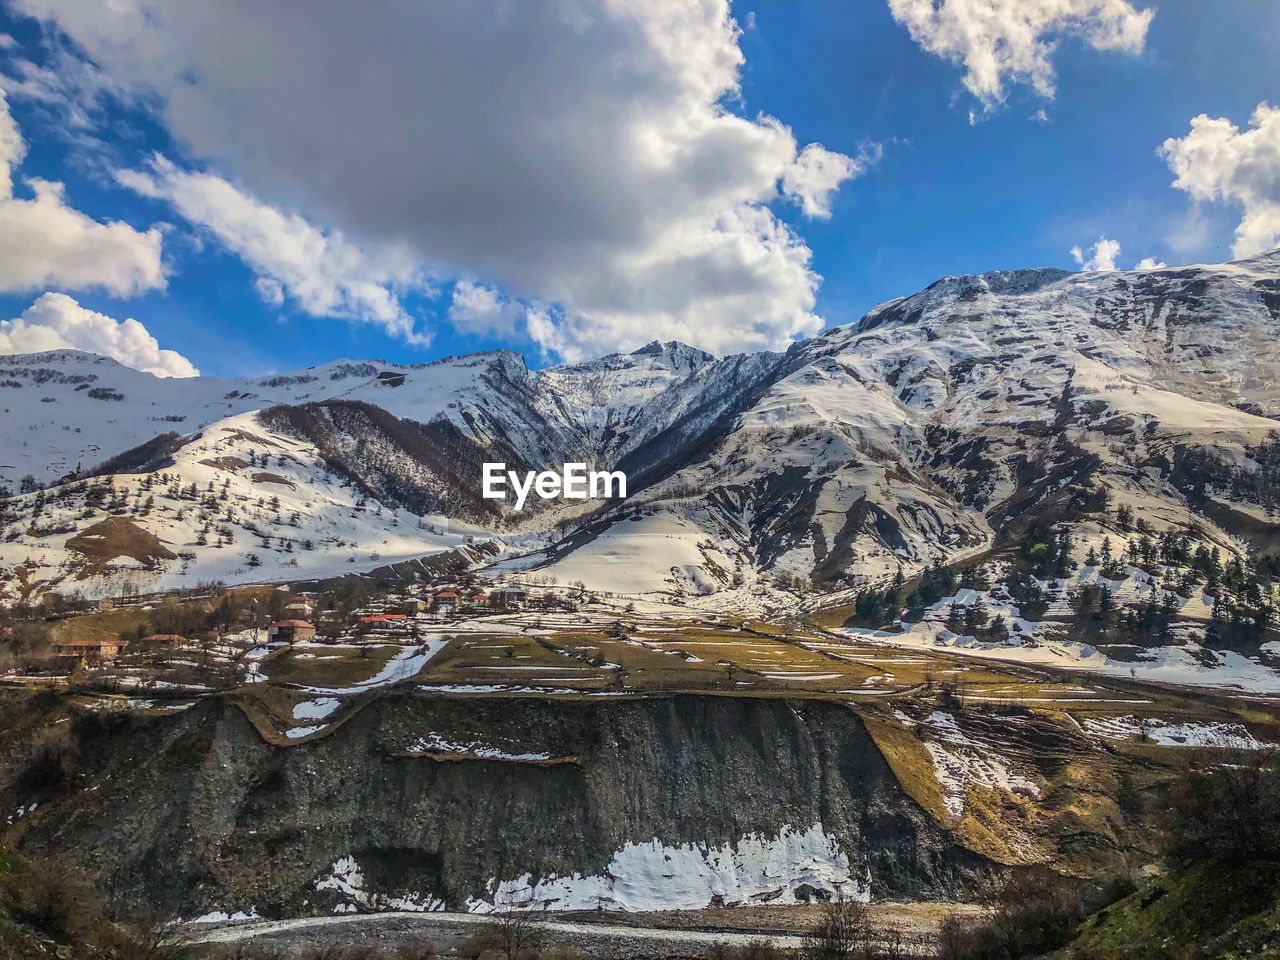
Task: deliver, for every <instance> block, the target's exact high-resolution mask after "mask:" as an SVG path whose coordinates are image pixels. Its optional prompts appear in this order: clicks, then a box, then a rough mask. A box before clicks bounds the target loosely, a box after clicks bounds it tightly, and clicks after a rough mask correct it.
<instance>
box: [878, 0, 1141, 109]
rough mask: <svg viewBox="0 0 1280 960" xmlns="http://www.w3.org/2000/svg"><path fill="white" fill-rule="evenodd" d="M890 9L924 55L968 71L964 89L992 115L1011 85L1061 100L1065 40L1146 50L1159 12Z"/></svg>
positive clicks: (914, 4) (961, 1)
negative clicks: (1059, 73) (1057, 62)
mask: <svg viewBox="0 0 1280 960" xmlns="http://www.w3.org/2000/svg"><path fill="white" fill-rule="evenodd" d="M889 12H890V13H892V14H893V18H894V19H895V20H897V21H898V22H899V23H901V24H902V25H903V26H905V27H906V28H907V31H908V32H909V33H910V34H911V39H912V40H914V41H915V42H916V43H918V44H919V45H920V46H921V47H923V48H924V49H925V50H927V51H929V52H930V53H932V54H934V55H936V56H939V57H942V58H943V59H945V60H947V61H949V62H951V63H954V64H957V65H958V66H962V67H964V71H965V73H964V85H965V88H966V89H967V90H968V91H969V92H970V93H971V94H973V95H974V96H975V97H976V98H977V99H978V100H979V101H980V102H981V103H982V105H983V107H984V108H986V109H988V110H990V109H993V108H994V107H996V106H998V105H999V104H1001V103H1002V102H1004V99H1005V85H1006V83H1008V82H1016V83H1029V84H1030V85H1031V86H1032V88H1033V89H1034V90H1035V91H1036V93H1038V94H1039V95H1040V96H1042V97H1053V96H1054V94H1055V92H1056V91H1055V85H1056V74H1055V72H1054V68H1053V55H1054V52H1055V51H1056V50H1057V45H1058V40H1059V38H1061V37H1066V36H1076V37H1081V38H1082V39H1083V40H1084V41H1085V42H1086V43H1088V44H1089V46H1091V47H1093V48H1094V49H1095V50H1116V51H1121V52H1125V53H1141V52H1142V49H1143V47H1144V46H1145V44H1146V37H1147V28H1148V27H1149V26H1150V24H1151V18H1152V17H1153V16H1154V14H1155V11H1154V10H1149V9H1148V10H1140V9H1137V8H1136V7H1135V6H1134V5H1133V4H1132V3H1131V2H1129V0H889Z"/></svg>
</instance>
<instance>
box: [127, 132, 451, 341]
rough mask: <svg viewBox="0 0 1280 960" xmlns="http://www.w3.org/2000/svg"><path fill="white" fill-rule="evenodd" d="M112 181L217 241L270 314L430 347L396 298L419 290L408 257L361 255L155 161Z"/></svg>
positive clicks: (336, 237) (292, 217)
mask: <svg viewBox="0 0 1280 960" xmlns="http://www.w3.org/2000/svg"><path fill="white" fill-rule="evenodd" d="M116 179H118V180H119V181H120V183H121V184H123V185H124V186H126V187H129V188H130V189H132V190H135V191H137V192H138V193H140V194H142V195H144V196H147V197H155V198H161V199H164V200H167V201H168V202H170V203H172V204H173V206H174V208H175V209H176V210H177V211H178V212H179V213H180V214H182V216H183V217H185V218H186V219H187V220H188V221H190V222H191V223H193V224H196V225H197V226H199V227H202V228H204V229H205V230H208V231H209V232H210V233H211V234H213V235H214V236H215V237H217V238H218V240H219V241H220V242H221V243H222V244H223V245H224V246H225V247H226V248H227V249H229V250H231V251H233V252H234V253H236V254H237V255H238V256H239V257H240V258H241V259H242V260H243V261H244V262H245V263H246V264H247V265H248V266H249V267H250V268H251V269H252V270H253V271H254V273H256V274H257V279H256V281H255V283H254V288H255V289H256V290H257V292H258V295H259V296H261V297H262V299H263V300H264V301H265V302H266V303H268V304H270V305H271V306H277V307H278V306H281V305H282V304H283V303H284V302H285V300H286V298H287V299H289V300H291V301H293V302H294V303H295V304H296V305H297V306H298V308H299V309H300V310H302V311H303V312H305V313H308V314H311V315H312V316H316V317H341V318H346V319H351V320H359V321H364V322H369V323H375V324H377V325H378V326H380V327H382V328H383V329H384V330H386V331H387V332H388V333H390V334H392V335H394V336H398V337H401V338H402V339H404V340H406V341H408V342H411V343H420V344H425V343H426V342H427V340H428V339H429V337H428V336H427V334H425V333H422V332H421V331H418V330H415V329H414V321H413V317H412V316H410V314H409V312H408V311H407V310H406V309H405V308H404V306H403V305H402V304H401V302H400V299H399V296H398V291H399V290H401V289H403V288H408V287H413V286H418V285H420V281H419V277H418V268H417V262H416V259H415V257H414V256H413V255H412V253H410V252H409V251H408V250H405V249H403V248H394V247H386V248H384V249H380V250H377V251H370V250H366V249H363V248H361V247H359V246H357V245H355V244H353V243H350V242H348V241H347V239H346V238H345V237H344V236H343V235H342V234H341V233H340V232H338V231H334V230H330V231H325V230H321V229H320V228H318V227H316V226H314V225H313V224H311V223H309V222H308V221H307V220H305V219H304V218H303V217H301V216H299V215H298V214H295V213H286V212H284V211H282V210H279V209H278V208H276V207H273V206H271V205H270V204H267V203H263V202H262V201H260V200H258V199H256V198H255V197H252V196H250V195H249V194H248V193H246V192H245V191H243V190H241V189H240V188H238V187H236V186H235V185H234V184H232V183H230V182H228V181H227V180H225V179H223V178H222V177H219V176H215V175H213V174H210V173H194V172H191V171H187V170H182V169H179V168H178V167H177V166H175V165H174V164H173V163H172V162H170V161H169V160H167V159H165V158H164V157H155V158H154V159H153V160H152V161H151V164H150V166H149V168H148V169H147V170H122V171H119V172H118V173H117V174H116Z"/></svg>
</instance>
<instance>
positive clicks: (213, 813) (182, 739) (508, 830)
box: [23, 694, 996, 917]
mask: <svg viewBox="0 0 1280 960" xmlns="http://www.w3.org/2000/svg"><path fill="white" fill-rule="evenodd" d="M433 737H434V739H432V738H433ZM442 740H443V741H447V742H450V743H459V744H476V743H484V744H486V745H489V746H491V747H493V745H495V744H496V745H497V746H496V747H494V749H495V750H497V751H498V753H500V754H501V755H502V756H504V757H505V756H508V755H510V756H522V755H526V754H527V755H531V756H536V757H538V758H540V759H538V760H534V761H525V760H511V759H473V758H471V757H469V756H466V755H465V754H459V755H456V756H453V757H449V758H444V757H442V756H441V755H440V753H439V752H438V751H437V752H436V753H434V754H428V753H423V752H415V750H414V748H413V744H415V743H418V742H428V743H439V742H441V741H442ZM547 757H550V758H552V759H551V760H546V759H542V758H547ZM50 803H51V804H52V807H51V809H48V810H46V812H45V814H44V815H43V816H42V817H40V818H39V821H38V822H32V823H31V824H30V826H29V827H28V829H27V832H26V833H25V836H24V838H23V846H24V848H25V849H27V850H28V851H29V852H32V853H44V852H53V851H57V850H63V851H74V854H75V857H76V859H77V860H78V861H79V862H81V863H83V864H85V865H86V866H87V867H88V868H90V869H92V870H94V871H97V872H98V873H100V875H101V877H102V881H103V884H104V887H105V890H106V891H107V893H108V894H109V895H111V896H113V897H115V898H117V899H119V900H121V901H123V902H137V903H149V904H153V905H156V906H159V907H160V908H161V909H162V910H164V911H168V912H173V913H177V914H180V915H183V916H186V917H192V916H196V915H199V914H203V913H205V912H207V911H210V910H215V909H219V910H225V911H228V912H230V911H236V910H244V911H248V910H249V909H250V908H256V909H257V911H258V913H259V914H260V915H263V916H277V915H290V914H299V913H329V912H333V911H334V910H335V909H355V908H356V906H357V905H358V906H360V907H365V908H388V907H391V908H399V909H421V908H425V907H428V906H431V907H435V908H440V907H447V908H452V909H466V908H467V907H468V905H469V904H470V905H472V908H474V906H475V904H474V902H475V901H477V900H490V901H491V900H492V898H493V896H494V894H495V891H497V890H498V889H499V887H498V886H497V885H496V884H495V882H494V881H499V882H503V881H506V882H508V883H507V888H508V889H509V888H511V886H512V884H511V883H510V882H512V881H516V882H517V883H516V885H517V886H519V882H518V881H520V878H523V877H525V875H528V879H526V880H525V881H524V883H526V884H535V885H536V884H538V883H539V882H540V881H546V880H548V879H549V878H560V879H559V880H558V881H557V882H556V883H545V882H544V883H543V885H542V888H541V889H543V890H550V891H556V892H558V893H559V894H560V895H562V896H563V894H564V890H565V889H566V885H565V882H564V878H573V877H574V876H575V875H579V876H581V877H585V878H594V879H591V883H593V884H595V885H594V886H590V887H589V889H590V890H593V891H596V893H597V894H598V895H600V896H601V897H602V900H603V899H604V898H606V897H608V896H613V895H615V894H616V895H617V896H616V900H617V904H612V903H608V902H601V903H600V905H601V906H605V907H609V906H614V905H623V906H627V905H632V906H634V905H635V903H637V902H640V901H641V900H643V895H644V891H645V890H648V889H650V888H652V889H655V890H658V891H659V892H661V891H662V890H663V889H665V887H664V884H668V883H680V882H684V881H687V880H688V874H689V872H690V866H689V864H690V863H691V862H692V863H694V866H695V868H696V869H695V870H694V872H695V873H698V874H700V875H702V874H705V875H706V876H708V877H712V879H711V880H709V881H707V883H706V884H705V886H706V890H707V896H708V899H709V900H715V899H716V898H719V899H720V900H723V901H725V902H733V901H734V900H735V899H739V900H760V901H766V900H769V899H781V900H783V901H785V902H790V901H791V900H794V899H797V898H800V897H802V896H804V895H806V894H810V893H812V892H813V891H818V892H821V888H822V886H823V884H824V883H827V885H828V886H830V884H829V882H828V881H829V880H830V879H831V877H832V876H836V875H837V874H839V873H840V872H842V871H843V872H845V873H847V875H848V876H849V878H850V880H851V882H852V884H853V886H852V887H851V888H846V889H850V890H852V891H853V892H855V893H864V892H866V891H867V890H868V886H869V892H870V893H871V895H872V896H874V897H916V898H919V897H923V898H929V897H943V896H954V895H956V894H958V893H965V892H972V891H973V890H974V889H975V888H977V887H980V886H983V885H984V884H985V883H986V882H987V881H988V880H990V878H991V877H992V875H993V873H994V871H995V869H996V868H995V867H994V866H993V865H991V864H990V863H989V862H987V861H985V860H984V859H983V858H981V857H979V856H978V855H976V854H974V853H971V852H969V851H967V850H965V849H963V848H961V847H959V846H957V845H955V844H954V843H952V841H951V840H950V838H949V836H948V834H947V833H946V832H945V831H943V830H942V829H941V828H940V827H939V826H938V825H937V824H936V823H935V822H934V821H933V820H932V819H930V818H929V817H928V816H927V815H926V814H925V813H924V812H923V811H921V810H920V809H919V807H917V806H916V804H915V803H914V802H913V801H911V800H910V799H909V798H908V797H907V796H906V795H905V794H904V793H903V791H902V789H901V788H900V786H899V785H898V782H897V781H896V780H895V778H894V776H893V774H892V773H891V771H890V770H889V767H888V766H887V764H886V763H885V761H884V759H883V757H882V756H881V754H880V753H879V751H878V750H877V748H876V746H875V744H874V743H873V741H872V739H871V737H870V736H869V735H868V733H867V731H866V728H865V727H864V726H863V723H862V721H861V720H860V719H859V718H858V716H857V715H856V714H855V713H854V712H853V711H851V710H849V709H848V708H846V707H843V706H840V705H838V704H832V703H821V702H816V701H799V700H798V701H785V700H764V699H754V698H732V697H702V696H676V697H670V698H655V699H645V700H618V701H606V700H600V701H594V702H584V701H572V702H551V701H544V700H532V699H526V700H510V699H479V698H468V699H462V698H447V697H429V696H423V695H420V694H417V695H415V694H403V695H395V696H388V697H385V698H382V699H379V700H375V701H374V702H372V703H370V704H369V705H368V706H366V708H365V709H363V710H361V711H360V712H359V713H357V714H356V715H355V716H354V717H352V718H351V719H350V720H349V721H347V722H346V723H344V724H342V725H341V726H339V727H338V728H337V729H336V730H335V731H334V732H333V733H332V734H331V735H329V736H327V737H323V738H321V739H318V740H315V741H312V742H308V743H305V744H301V745H298V746H294V747H289V748H280V747H274V746H271V745H269V744H267V743H265V742H263V740H262V739H261V738H260V737H259V736H258V734H257V733H256V731H255V730H254V728H253V727H252V726H251V725H250V723H249V722H248V720H247V719H246V718H245V716H244V715H243V714H242V713H241V712H240V710H239V709H238V708H237V707H235V706H234V705H233V704H231V703H229V702H227V701H225V700H220V699H214V700H207V701H204V702H201V703H199V704H197V705H196V706H195V707H193V708H191V709H190V710H188V711H186V712H185V713H182V714H179V715H177V716H175V717H171V718H167V719H163V720H155V721H139V720H121V721H118V722H103V721H97V722H96V729H95V731H94V739H93V741H92V744H91V748H90V749H87V750H86V759H85V767H84V770H83V772H82V774H81V776H80V777H78V778H77V780H76V781H75V783H74V785H73V786H71V787H69V788H64V792H62V793H61V794H59V795H58V796H57V797H56V798H54V799H52V800H51V801H50ZM655 840H656V841H657V842H656V843H653V841H655ZM686 845H688V847H687V848H686ZM762 851H763V852H762ZM620 852H622V853H623V854H624V855H622V856H619V854H620ZM637 857H639V858H640V861H643V863H642V864H641V866H640V867H637V866H636V864H637V863H638V862H640V861H638V860H637ZM806 857H811V858H812V859H813V860H814V861H815V862H814V863H811V864H809V867H810V869H805V868H804V867H805V864H804V863H802V862H801V861H805V858H806ZM691 858H692V859H691ZM817 861H822V862H821V863H818V862H817ZM668 864H669V865H670V866H669V867H668V866H667V865H668ZM744 864H745V866H744ZM636 869H639V870H642V871H643V872H644V876H623V877H617V876H615V874H617V873H618V872H619V871H627V870H636ZM832 871H835V872H834V873H833V872H832ZM746 874H750V876H749V877H747V876H746ZM735 877H736V879H735ZM717 878H718V879H717ZM824 878H825V879H824ZM868 878H869V883H868ZM775 881H776V882H775ZM646 884H647V885H649V886H648V887H646V886H645V885H646ZM637 885H639V887H637ZM655 885H656V886H655ZM570 886H571V887H572V884H570ZM624 887H625V893H626V895H625V896H623V895H622V894H620V893H619V891H620V890H622V889H623V888H624ZM641 888H643V889H641ZM688 888H689V884H688V883H687V882H685V885H684V887H682V888H681V889H682V893H681V896H682V897H684V898H686V899H687V898H689V897H691V896H694V894H691V893H690V892H689V889H688ZM574 889H577V890H585V889H588V887H582V886H579V887H576V888H574ZM637 889H639V890H640V893H637V892H636V891H637ZM637 897H639V900H637V899H636V898H637ZM558 905H559V906H568V905H571V904H569V903H568V902H567V900H566V902H565V903H563V904H558ZM554 906H557V904H553V907H554Z"/></svg>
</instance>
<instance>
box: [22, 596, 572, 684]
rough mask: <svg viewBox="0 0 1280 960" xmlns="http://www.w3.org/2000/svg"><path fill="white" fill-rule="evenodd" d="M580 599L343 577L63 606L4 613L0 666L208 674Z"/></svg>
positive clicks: (46, 672) (56, 673) (566, 606)
mask: <svg viewBox="0 0 1280 960" xmlns="http://www.w3.org/2000/svg"><path fill="white" fill-rule="evenodd" d="M193 594H194V595H193ZM585 599H588V598H587V595H586V594H585V591H578V590H575V589H572V588H571V589H567V590H566V589H565V588H560V589H558V590H557V589H555V588H553V587H545V586H544V587H542V588H529V587H526V586H523V585H520V584H514V583H506V584H497V583H487V582H484V581H482V580H480V579H478V578H476V577H473V576H469V575H468V576H465V577H456V578H455V577H435V578H431V579H422V580H416V581H413V582H411V583H409V584H404V585H402V586H401V587H400V588H399V589H385V588H382V587H378V586H372V585H369V584H367V583H366V582H365V581H363V580H362V579H361V578H344V579H341V580H338V581H334V582H331V583H329V584H325V585H318V586H312V587H311V588H310V589H306V588H301V587H300V588H298V589H295V588H293V587H292V586H291V585H289V584H282V585H275V586H260V587H244V588H216V589H205V590H197V591H189V592H185V593H182V592H178V593H169V594H164V595H154V596H130V597H116V598H113V597H103V598H99V599H97V600H95V601H92V602H89V601H83V600H80V599H79V598H76V599H74V600H65V599H60V598H59V599H57V600H53V601H50V602H47V603H46V604H44V605H42V606H41V607H36V608H27V609H10V610H4V611H0V613H2V614H3V620H0V639H4V640H6V641H7V645H8V646H9V647H10V648H11V649H13V650H16V651H17V653H16V654H12V653H11V654H10V662H9V663H7V664H4V665H0V666H3V667H7V669H0V677H5V676H6V675H7V677H8V678H9V679H11V680H12V679H15V678H19V677H20V678H24V679H26V680H28V681H38V680H40V679H42V678H47V679H50V680H53V679H56V678H70V677H76V678H78V679H79V680H81V682H83V681H84V680H85V679H86V678H88V677H90V676H92V675H94V674H96V673H101V672H102V671H103V670H104V669H106V668H109V667H110V666H111V665H113V664H123V663H124V661H126V660H129V661H134V660H142V659H146V660H151V661H156V658H157V657H158V656H163V655H164V654H175V653H178V652H181V651H186V652H187V653H189V654H192V655H193V656H194V657H195V659H191V660H189V661H188V662H190V663H191V664H193V665H197V664H202V665H206V666H212V665H215V664H216V662H217V661H218V660H223V661H225V660H227V659H237V658H240V657H243V655H244V654H245V653H247V652H248V651H250V650H251V649H253V648H255V647H259V646H262V647H264V648H266V649H275V648H278V647H280V646H292V645H293V644H302V643H321V644H324V643H328V644H335V645H337V644H341V645H353V644H354V645H384V644H412V643H415V642H417V641H418V640H419V639H420V638H421V637H422V636H423V635H425V634H427V633H428V632H432V631H436V632H438V631H440V630H442V629H448V628H449V627H451V626H455V627H456V626H458V625H460V624H463V623H465V622H467V621H474V620H478V619H480V618H486V617H493V616H496V615H502V614H512V613H516V612H537V611H549V612H550V611H561V612H563V611H572V610H575V609H577V607H578V605H579V603H580V602H582V601H583V600H585ZM114 679H118V678H114ZM205 679H207V678H205Z"/></svg>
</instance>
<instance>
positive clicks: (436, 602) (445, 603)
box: [431, 590, 458, 615]
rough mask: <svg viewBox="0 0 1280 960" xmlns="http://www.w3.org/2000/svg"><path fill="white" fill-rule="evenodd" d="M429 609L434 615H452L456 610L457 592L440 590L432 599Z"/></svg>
mask: <svg viewBox="0 0 1280 960" xmlns="http://www.w3.org/2000/svg"><path fill="white" fill-rule="evenodd" d="M431 609H432V611H433V612H434V613H435V614H436V615H441V614H446V613H453V611H455V610H457V609H458V591H457V590H441V591H440V592H439V593H437V594H436V595H435V597H434V598H432V600H431Z"/></svg>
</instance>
